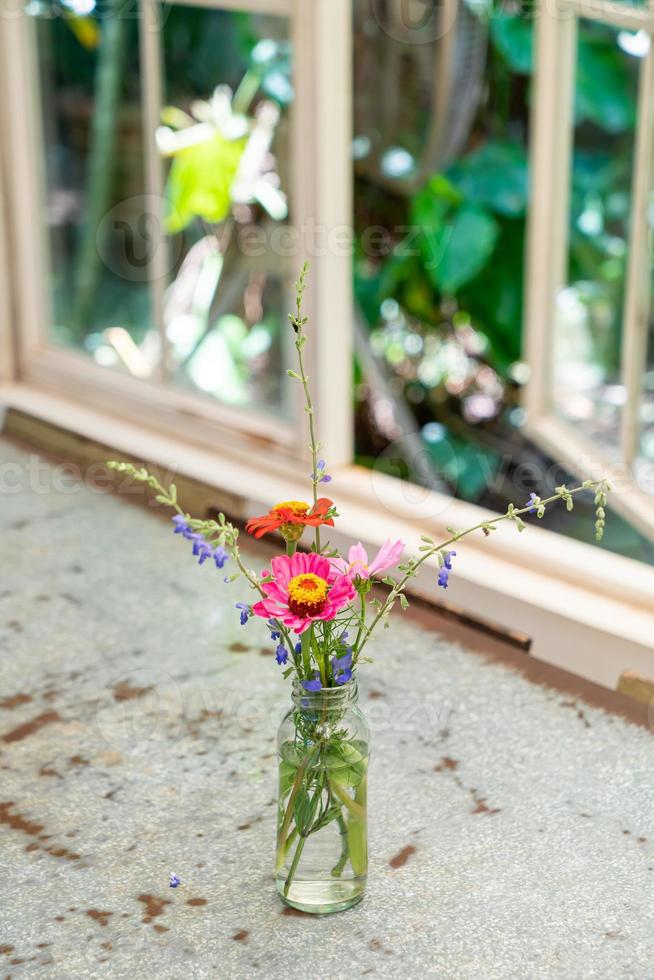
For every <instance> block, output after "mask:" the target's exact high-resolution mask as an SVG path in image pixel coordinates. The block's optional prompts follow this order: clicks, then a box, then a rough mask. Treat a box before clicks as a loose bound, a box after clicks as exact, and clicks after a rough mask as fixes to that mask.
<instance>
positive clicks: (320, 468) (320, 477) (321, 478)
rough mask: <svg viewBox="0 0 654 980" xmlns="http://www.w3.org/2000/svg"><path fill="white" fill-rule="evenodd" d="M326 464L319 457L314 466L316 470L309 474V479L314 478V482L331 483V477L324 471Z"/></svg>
mask: <svg viewBox="0 0 654 980" xmlns="http://www.w3.org/2000/svg"><path fill="white" fill-rule="evenodd" d="M326 466H327V464H326V462H325V460H324V459H319V460H318V464H317V466H316V472H315V473H312V474H311V479H312V480H315V482H316V483H331V481H332V478H331V476H329V474H327V473H326V472H325V467H326Z"/></svg>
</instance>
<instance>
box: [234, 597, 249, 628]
mask: <svg viewBox="0 0 654 980" xmlns="http://www.w3.org/2000/svg"><path fill="white" fill-rule="evenodd" d="M236 608H237V609H240V610H241V626H245V624H246V623H247V621H248V619H249V618H250V607H249V605H248V604H247V602H237V603H236Z"/></svg>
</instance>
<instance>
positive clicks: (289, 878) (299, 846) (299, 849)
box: [284, 837, 307, 895]
mask: <svg viewBox="0 0 654 980" xmlns="http://www.w3.org/2000/svg"><path fill="white" fill-rule="evenodd" d="M306 842H307V838H306V837H300V839H299V841H298V842H297V847H296V848H295V854H294V855H293V861H292V863H291V867H290V868H289V871H288V875H287V876H286V881H285V882H284V895H288V890H289V888H290V887H291V883H292V881H293V878H294V877H295V872H296V871H297V866H298V864H299V863H300V858H301V857H302V851H303V850H304V845H305V844H306Z"/></svg>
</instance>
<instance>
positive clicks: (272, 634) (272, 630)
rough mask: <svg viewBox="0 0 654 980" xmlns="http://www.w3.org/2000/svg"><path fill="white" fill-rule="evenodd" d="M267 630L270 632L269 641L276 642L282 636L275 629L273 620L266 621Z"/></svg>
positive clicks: (275, 624)
mask: <svg viewBox="0 0 654 980" xmlns="http://www.w3.org/2000/svg"><path fill="white" fill-rule="evenodd" d="M268 629H269V630H270V639H271V640H278V639H279V638H280V636H281V635H282V634H281V633H280V632H279V630H278V629H277V623H276V622H275V620H274V619H269V620H268Z"/></svg>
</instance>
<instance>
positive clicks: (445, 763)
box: [434, 755, 459, 772]
mask: <svg viewBox="0 0 654 980" xmlns="http://www.w3.org/2000/svg"><path fill="white" fill-rule="evenodd" d="M458 768H459V763H458V760H457V759H452V758H451V757H450V756H449V755H444V756H443V758H442V759H441V761H440V762H439V763H438V765H436V766H434V772H445V770H446V769H449V771H450V772H452V771H453V770H454V769H458Z"/></svg>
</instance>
